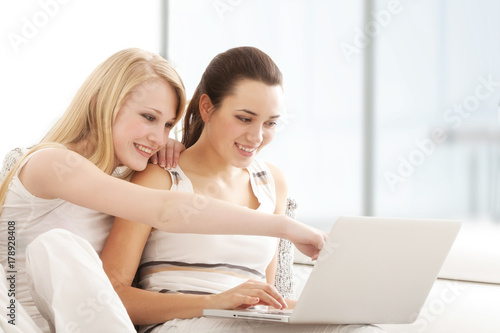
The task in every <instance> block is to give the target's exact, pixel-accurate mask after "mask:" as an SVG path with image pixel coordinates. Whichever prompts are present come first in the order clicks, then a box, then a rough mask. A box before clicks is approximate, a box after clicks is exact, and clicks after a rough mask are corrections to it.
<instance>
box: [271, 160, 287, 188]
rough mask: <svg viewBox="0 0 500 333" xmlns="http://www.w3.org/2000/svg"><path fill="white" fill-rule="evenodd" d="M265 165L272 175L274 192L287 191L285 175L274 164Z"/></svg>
mask: <svg viewBox="0 0 500 333" xmlns="http://www.w3.org/2000/svg"><path fill="white" fill-rule="evenodd" d="M266 165H267V167H268V168H269V170H270V171H271V174H272V175H273V178H274V184H275V186H276V190H277V191H278V190H281V189H282V190H285V191H287V189H288V185H287V180H286V176H285V173H284V172H283V171H282V170H281V169H280V168H278V167H277V166H275V165H274V164H271V163H269V162H266Z"/></svg>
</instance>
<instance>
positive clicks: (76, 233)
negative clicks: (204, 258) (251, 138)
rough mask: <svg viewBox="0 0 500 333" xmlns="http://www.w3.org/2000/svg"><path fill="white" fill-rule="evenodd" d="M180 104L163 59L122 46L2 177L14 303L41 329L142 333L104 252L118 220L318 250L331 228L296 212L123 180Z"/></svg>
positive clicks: (5, 249) (159, 143) (2, 254)
mask: <svg viewBox="0 0 500 333" xmlns="http://www.w3.org/2000/svg"><path fill="white" fill-rule="evenodd" d="M184 107H185V95H184V87H183V84H182V81H181V79H180V77H179V76H178V74H177V73H176V71H175V70H174V69H173V68H172V67H171V66H170V65H169V63H168V62H167V61H165V60H164V59H162V58H161V57H159V56H158V55H155V54H152V53H149V52H146V51H143V50H139V49H127V50H124V51H121V52H118V53H116V54H114V55H113V56H111V57H110V58H109V59H107V60H106V61H104V62H103V63H102V64H101V65H100V66H98V67H97V68H96V70H95V71H94V72H93V73H92V74H91V75H90V76H89V77H88V79H87V80H86V81H85V82H84V84H83V85H82V87H81V88H80V89H79V91H78V93H77V94H76V96H75V98H74V99H73V101H72V103H71V104H70V106H69V107H68V109H67V111H66V113H65V114H64V115H63V116H62V118H61V119H60V120H59V121H58V122H57V123H56V125H55V126H54V127H53V128H52V129H51V130H50V131H49V133H48V134H47V135H46V136H45V138H44V139H43V140H42V142H41V143H40V144H38V145H36V146H35V147H33V148H32V149H31V150H29V151H28V152H27V154H26V155H25V156H24V157H23V158H22V159H21V160H20V161H19V162H18V164H17V165H16V166H15V167H14V168H13V169H12V170H11V171H10V173H9V174H8V175H7V177H6V178H5V180H4V181H3V183H2V185H1V188H0V204H1V205H2V206H1V208H0V209H1V216H0V235H2V236H1V237H0V264H1V265H2V266H3V268H4V269H5V270H6V272H7V273H8V272H11V271H12V272H15V273H12V274H14V275H15V281H16V288H15V289H16V290H15V299H16V301H17V302H18V303H20V305H21V306H23V307H24V308H25V309H26V311H27V312H28V314H29V315H30V316H31V317H32V318H33V320H34V321H35V323H37V325H39V327H40V328H41V329H42V330H43V331H44V332H45V331H49V328H50V329H52V330H56V331H61V332H62V331H78V330H79V331H81V332H97V331H101V332H111V331H113V332H127V331H134V328H133V325H132V323H131V321H130V319H129V318H128V316H127V313H126V311H125V309H124V307H123V305H122V304H121V302H120V300H119V298H118V297H117V295H116V294H115V293H114V291H113V289H112V286H111V284H110V283H109V280H108V279H107V277H106V275H105V274H104V272H103V271H102V268H101V263H100V261H99V259H98V257H97V254H99V253H100V252H101V250H102V247H103V245H104V242H105V239H106V237H107V235H108V232H109V229H110V227H111V224H112V216H117V217H120V218H123V219H127V220H133V221H137V222H140V223H145V224H147V225H149V226H151V227H154V228H156V229H159V230H163V231H168V232H174V233H177V232H186V233H208V234H248V235H267V236H274V237H283V238H288V239H290V240H291V241H293V242H294V243H295V244H296V246H297V247H298V248H299V249H301V250H302V251H303V252H304V253H306V254H308V255H310V256H312V257H316V256H317V254H318V251H319V249H320V248H321V247H322V245H323V243H324V235H323V234H322V233H321V232H319V231H317V230H315V229H312V228H309V227H307V226H305V225H303V224H300V223H298V222H296V221H294V220H292V219H289V218H286V217H284V216H277V215H272V214H264V213H258V212H254V211H251V210H248V209H244V208H241V207H238V206H236V205H232V204H229V203H226V202H223V201H220V200H214V199H211V198H206V197H202V196H199V195H193V194H190V193H181V192H171V191H162V190H155V189H149V188H145V187H142V186H139V185H136V184H132V183H130V182H128V181H126V180H127V179H128V178H129V177H130V175H131V174H132V173H133V172H134V171H141V170H144V169H145V168H146V165H147V164H148V160H149V159H150V157H151V156H152V155H153V154H155V153H156V152H157V151H158V150H159V149H161V148H162V147H163V146H164V145H165V143H166V141H167V138H168V134H169V131H170V129H171V128H172V127H173V126H174V125H175V124H176V122H177V121H178V120H179V119H180V118H181V116H182V113H183V110H184ZM186 212H189V214H186ZM195 216H196V217H197V218H194V217H195ZM198 217H200V218H201V219H198ZM7 235H10V236H11V238H10V239H9V238H8V237H7ZM125 241H126V240H125ZM11 254H15V259H12V258H14V256H11ZM9 274H11V273H9ZM29 289H31V293H30V290H29ZM35 303H36V306H35ZM42 315H43V317H44V318H42ZM46 320H47V321H46Z"/></svg>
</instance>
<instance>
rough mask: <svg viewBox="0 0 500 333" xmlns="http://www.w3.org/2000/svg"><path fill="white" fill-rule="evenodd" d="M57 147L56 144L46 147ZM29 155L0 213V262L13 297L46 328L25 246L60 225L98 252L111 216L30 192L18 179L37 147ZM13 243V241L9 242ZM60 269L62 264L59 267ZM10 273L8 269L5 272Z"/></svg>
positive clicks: (13, 179) (14, 179)
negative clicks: (31, 286) (11, 252)
mask: <svg viewBox="0 0 500 333" xmlns="http://www.w3.org/2000/svg"><path fill="white" fill-rule="evenodd" d="M47 149H58V148H47ZM43 150H44V149H42V150H39V151H37V152H35V153H33V154H31V155H29V156H28V157H27V158H26V159H25V160H24V162H23V164H22V165H21V167H20V168H19V169H18V170H17V173H16V174H15V176H14V177H13V178H12V181H11V183H10V184H9V190H8V192H7V196H6V198H5V204H4V206H3V207H4V208H3V212H2V215H1V216H0V235H2V237H0V264H1V265H2V267H3V268H4V270H5V271H6V274H7V272H9V271H15V272H16V273H15V276H16V299H17V301H18V302H20V303H21V304H22V305H23V307H24V308H25V310H26V311H27V313H28V314H29V315H30V316H31V317H32V318H33V320H34V321H35V323H36V324H37V325H38V326H39V327H40V328H42V329H43V331H47V332H48V324H47V322H46V321H45V319H43V317H42V316H41V315H40V313H39V312H38V309H37V308H36V306H35V304H34V302H33V299H32V297H31V294H30V293H29V290H28V284H27V279H26V253H25V252H26V247H27V246H28V244H29V243H30V242H31V241H33V240H34V239H35V238H36V237H37V236H39V235H40V234H42V233H44V232H45V231H48V230H51V229H54V228H61V229H66V230H69V231H71V232H72V233H74V234H76V235H78V236H80V237H82V238H84V239H86V240H87V241H89V242H90V243H91V244H92V246H93V247H94V249H95V250H96V251H97V252H98V253H100V252H101V251H102V248H103V247H104V243H105V241H106V238H107V236H108V234H109V231H110V229H111V225H112V223H113V217H112V216H109V215H107V214H103V213H100V212H97V211H94V210H91V209H87V208H84V207H80V206H77V205H74V204H72V203H69V202H67V201H64V200H62V199H51V200H47V199H42V198H38V197H36V196H34V195H32V194H31V193H30V192H29V191H28V190H27V189H26V188H25V187H24V186H23V184H22V183H21V181H20V180H19V177H18V176H19V172H20V171H21V169H22V167H23V166H24V165H25V164H26V163H27V162H28V160H29V159H30V158H31V157H32V156H33V155H34V154H37V153H38V152H40V151H43ZM9 232H10V234H13V235H14V237H15V257H14V258H15V261H14V262H12V261H13V260H9V258H8V257H10V256H8V251H7V250H8V246H9V242H8V238H7V237H4V236H5V235H9ZM10 245H12V243H11V244H10ZM61 269H63V268H61ZM7 275H11V273H9V274H7Z"/></svg>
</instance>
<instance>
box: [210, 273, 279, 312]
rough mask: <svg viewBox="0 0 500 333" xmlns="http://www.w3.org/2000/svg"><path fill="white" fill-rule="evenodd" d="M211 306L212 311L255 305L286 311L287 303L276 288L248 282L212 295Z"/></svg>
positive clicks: (252, 281)
mask: <svg viewBox="0 0 500 333" xmlns="http://www.w3.org/2000/svg"><path fill="white" fill-rule="evenodd" d="M210 297H211V302H210V304H209V306H210V308H212V309H226V310H228V309H247V308H249V307H252V306H255V305H267V306H272V307H274V308H276V309H285V308H286V307H287V304H286V301H285V299H284V298H283V297H281V295H280V294H279V293H278V291H277V290H276V288H275V287H274V286H272V285H270V284H268V283H265V282H260V281H256V280H248V281H247V282H245V283H242V284H240V285H239V286H236V287H234V288H232V289H229V290H227V291H225V292H223V293H220V294H217V295H211V296H210Z"/></svg>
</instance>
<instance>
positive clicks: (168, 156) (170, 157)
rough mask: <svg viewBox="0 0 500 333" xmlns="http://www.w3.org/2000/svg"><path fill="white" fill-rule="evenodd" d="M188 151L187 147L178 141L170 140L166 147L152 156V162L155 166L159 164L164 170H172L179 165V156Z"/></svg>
mask: <svg viewBox="0 0 500 333" xmlns="http://www.w3.org/2000/svg"><path fill="white" fill-rule="evenodd" d="M184 150H186V147H184V145H183V144H182V143H180V142H179V141H177V140H174V139H171V138H169V139H168V141H167V144H166V145H165V147H163V148H161V149H160V150H158V152H157V153H156V154H154V155H153V156H151V158H150V161H151V163H153V164H159V165H160V166H161V167H162V168H166V169H171V168H175V167H176V166H177V163H179V155H180V154H181V153H182V152H183V151H184Z"/></svg>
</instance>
